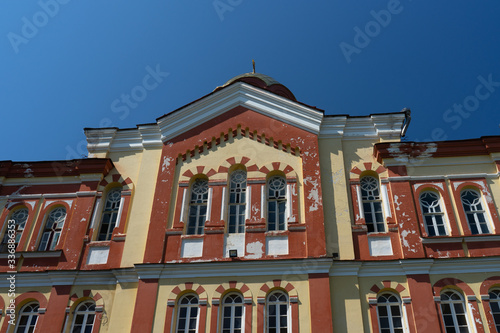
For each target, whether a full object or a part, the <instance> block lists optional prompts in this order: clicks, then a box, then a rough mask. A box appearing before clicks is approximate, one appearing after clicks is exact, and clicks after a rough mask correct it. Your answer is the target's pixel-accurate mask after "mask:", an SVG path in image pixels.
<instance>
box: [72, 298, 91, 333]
mask: <svg viewBox="0 0 500 333" xmlns="http://www.w3.org/2000/svg"><path fill="white" fill-rule="evenodd" d="M94 319H95V303H94V302H92V301H86V302H82V303H80V304H79V305H78V306H77V308H76V311H75V313H74V315H73V325H72V328H71V333H92V329H93V328H94Z"/></svg>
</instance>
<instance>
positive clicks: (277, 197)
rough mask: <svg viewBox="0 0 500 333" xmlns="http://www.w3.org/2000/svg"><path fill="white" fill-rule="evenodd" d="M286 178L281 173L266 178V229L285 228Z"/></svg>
mask: <svg viewBox="0 0 500 333" xmlns="http://www.w3.org/2000/svg"><path fill="white" fill-rule="evenodd" d="M286 199H287V198H286V178H285V177H283V176H281V175H275V176H271V177H269V179H268V180H267V230H268V231H279V230H286V204H287V202H286Z"/></svg>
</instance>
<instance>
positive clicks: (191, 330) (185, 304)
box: [175, 294, 199, 333]
mask: <svg viewBox="0 0 500 333" xmlns="http://www.w3.org/2000/svg"><path fill="white" fill-rule="evenodd" d="M177 304H178V305H177V329H176V331H175V332H176V333H196V332H198V313H199V311H198V297H197V296H196V295H193V294H188V295H185V296H183V297H182V298H181V299H179V302H178V303H177Z"/></svg>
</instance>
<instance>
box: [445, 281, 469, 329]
mask: <svg viewBox="0 0 500 333" xmlns="http://www.w3.org/2000/svg"><path fill="white" fill-rule="evenodd" d="M441 314H442V316H443V322H444V326H445V330H446V332H447V333H453V332H456V333H459V332H460V333H468V332H469V325H468V323H467V311H466V307H465V302H464V299H463V297H462V295H460V294H459V293H458V292H456V291H455V290H444V291H442V292H441Z"/></svg>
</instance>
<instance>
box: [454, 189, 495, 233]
mask: <svg viewBox="0 0 500 333" xmlns="http://www.w3.org/2000/svg"><path fill="white" fill-rule="evenodd" d="M460 197H461V198H462V205H463V207H464V211H465V215H466V216H467V222H468V223H469V228H470V231H471V233H472V234H473V235H477V234H488V233H490V231H489V229H488V223H487V222H486V215H485V210H484V208H483V203H482V202H481V195H480V194H479V193H478V192H477V191H474V190H470V189H467V190H464V191H462V193H461V196H460Z"/></svg>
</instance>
